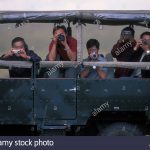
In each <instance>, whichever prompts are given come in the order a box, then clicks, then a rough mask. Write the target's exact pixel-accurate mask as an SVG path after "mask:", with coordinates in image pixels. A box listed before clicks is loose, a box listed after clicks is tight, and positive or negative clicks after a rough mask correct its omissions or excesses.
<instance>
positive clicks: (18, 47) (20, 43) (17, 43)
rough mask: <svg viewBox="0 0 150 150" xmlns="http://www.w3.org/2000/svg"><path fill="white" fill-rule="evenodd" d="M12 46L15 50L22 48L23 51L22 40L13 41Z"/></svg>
mask: <svg viewBox="0 0 150 150" xmlns="http://www.w3.org/2000/svg"><path fill="white" fill-rule="evenodd" d="M12 48H13V49H16V50H24V51H25V47H24V43H23V42H22V41H18V42H15V43H14V44H13V47H12Z"/></svg>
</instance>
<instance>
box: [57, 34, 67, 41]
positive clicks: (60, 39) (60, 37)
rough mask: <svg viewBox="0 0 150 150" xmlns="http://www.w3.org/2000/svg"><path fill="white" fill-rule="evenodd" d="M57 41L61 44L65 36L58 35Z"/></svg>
mask: <svg viewBox="0 0 150 150" xmlns="http://www.w3.org/2000/svg"><path fill="white" fill-rule="evenodd" d="M58 40H59V41H61V42H64V41H65V36H64V35H63V34H60V35H59V36H58Z"/></svg>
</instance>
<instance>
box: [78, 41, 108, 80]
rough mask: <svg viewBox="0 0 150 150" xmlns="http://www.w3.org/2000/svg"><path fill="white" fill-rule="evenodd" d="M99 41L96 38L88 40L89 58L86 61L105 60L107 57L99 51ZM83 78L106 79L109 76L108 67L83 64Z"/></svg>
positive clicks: (81, 74)
mask: <svg viewBox="0 0 150 150" xmlns="http://www.w3.org/2000/svg"><path fill="white" fill-rule="evenodd" d="M99 45H100V44H99V42H98V40H96V39H90V40H88V41H87V44H86V48H87V52H88V58H86V59H84V61H86V62H87V61H89V62H105V61H106V59H105V58H104V56H103V55H102V54H98V52H99V47H100V46H99ZM80 77H81V78H89V79H105V78H106V77H107V68H101V67H96V66H83V65H81V72H80Z"/></svg>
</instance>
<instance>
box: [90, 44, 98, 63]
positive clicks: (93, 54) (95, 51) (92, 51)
mask: <svg viewBox="0 0 150 150" xmlns="http://www.w3.org/2000/svg"><path fill="white" fill-rule="evenodd" d="M88 55H89V57H90V58H91V59H92V60H94V59H97V56H98V49H97V48H96V46H93V47H91V48H89V49H88Z"/></svg>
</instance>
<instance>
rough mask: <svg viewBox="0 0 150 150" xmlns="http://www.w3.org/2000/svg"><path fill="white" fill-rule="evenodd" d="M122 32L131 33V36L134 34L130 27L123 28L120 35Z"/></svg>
mask: <svg viewBox="0 0 150 150" xmlns="http://www.w3.org/2000/svg"><path fill="white" fill-rule="evenodd" d="M123 31H131V33H132V35H133V36H134V34H135V31H134V29H133V28H131V27H125V28H123V29H122V31H121V33H122V32H123Z"/></svg>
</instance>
